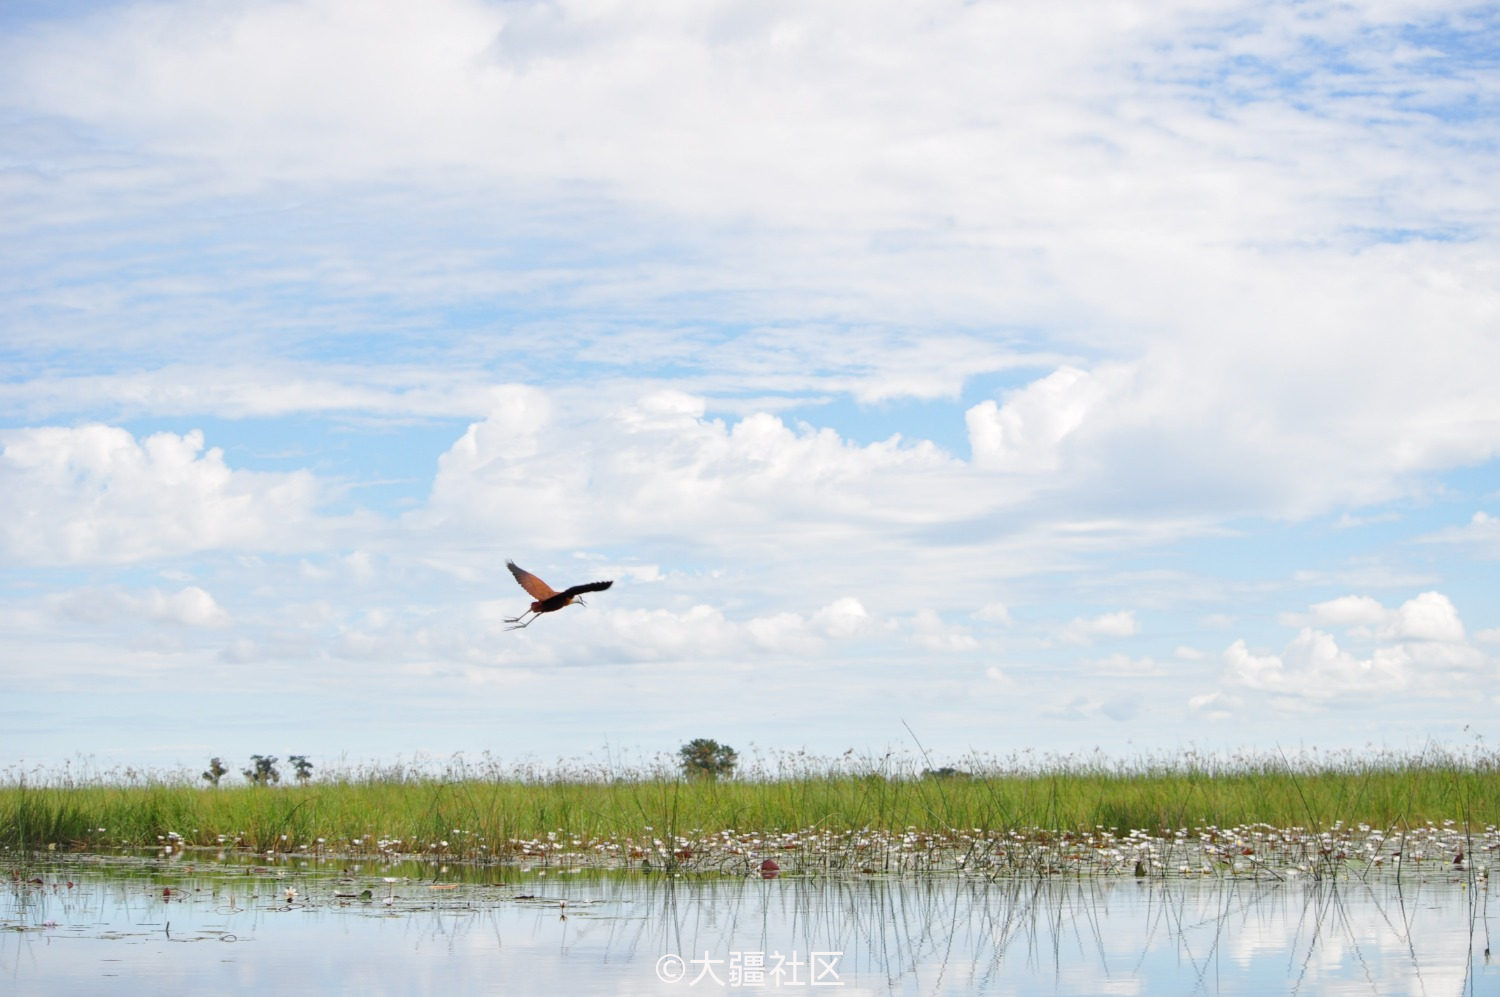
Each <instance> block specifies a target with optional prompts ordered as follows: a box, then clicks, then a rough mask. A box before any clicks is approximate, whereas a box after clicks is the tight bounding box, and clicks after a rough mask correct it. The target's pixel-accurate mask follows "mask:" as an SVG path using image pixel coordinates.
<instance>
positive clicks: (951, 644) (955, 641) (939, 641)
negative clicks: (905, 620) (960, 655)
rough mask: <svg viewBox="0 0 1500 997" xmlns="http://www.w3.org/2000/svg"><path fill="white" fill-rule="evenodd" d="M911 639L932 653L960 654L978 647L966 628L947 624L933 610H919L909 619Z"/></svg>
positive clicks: (977, 642)
mask: <svg viewBox="0 0 1500 997" xmlns="http://www.w3.org/2000/svg"><path fill="white" fill-rule="evenodd" d="M910 627H911V639H912V641H913V642H914V643H916V644H919V645H921V646H922V647H925V648H929V649H931V650H934V651H945V652H961V651H972V650H974V649H976V648H977V647H979V641H978V640H977V639H975V637H974V635H973V634H971V633H969V630H968V628H967V627H963V626H958V625H955V624H951V623H947V622H945V621H944V620H943V618H942V617H941V616H939V615H938V613H937V611H936V610H934V609H919V610H917V612H916V613H915V614H914V615H913V616H912V618H911V623H910Z"/></svg>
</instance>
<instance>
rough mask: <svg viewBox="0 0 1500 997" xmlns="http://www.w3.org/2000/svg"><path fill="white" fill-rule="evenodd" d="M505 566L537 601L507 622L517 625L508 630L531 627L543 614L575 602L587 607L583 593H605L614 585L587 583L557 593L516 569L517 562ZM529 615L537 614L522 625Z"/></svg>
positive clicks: (529, 573)
mask: <svg viewBox="0 0 1500 997" xmlns="http://www.w3.org/2000/svg"><path fill="white" fill-rule="evenodd" d="M505 566H506V567H507V568H509V569H510V573H511V574H512V575H515V576H516V583H517V584H519V585H520V586H521V587H522V588H523V589H525V590H526V592H527V594H529V595H530V596H531V597H532V598H533V599H535V600H536V601H535V602H533V603H532V604H531V608H530V609H528V610H527V611H526V612H525V613H522V614H521V615H520V616H513V617H511V618H510V619H508V620H506V621H505V622H506V623H514V624H515V626H513V627H506V629H507V630H520V629H521V628H522V627H529V626H531V624H533V623H535V622H536V618H537V616H541V615H542V614H543V613H554V612H556V611H557V610H559V609H562V608H563V607H564V606H570V605H572V604H573V603H575V602H576V603H578V605H580V606H584V605H587V603H585V602H584V601H583V599H582V598H581V597H582V595H583V593H585V592H603V591H604V590H605V589H607V588H609V587H610V586H611V585H613V584H614V582H613V581H607V582H587V583H585V584H583V585H574V586H572V587H571V588H566V589H563V590H562V591H561V592H556V591H553V589H552V586H550V585H548V584H547V583H546V582H544V581H542V580H541V579H540V578H538V577H537V576H536V575H533V574H532V573H531V572H529V571H527V570H526V569H524V568H518V567H516V562H514V561H506V562H505ZM527 613H535V614H536V616H533V617H532V618H531V619H529V620H526V622H525V623H522V622H521V620H523V619H525V618H526V615H527Z"/></svg>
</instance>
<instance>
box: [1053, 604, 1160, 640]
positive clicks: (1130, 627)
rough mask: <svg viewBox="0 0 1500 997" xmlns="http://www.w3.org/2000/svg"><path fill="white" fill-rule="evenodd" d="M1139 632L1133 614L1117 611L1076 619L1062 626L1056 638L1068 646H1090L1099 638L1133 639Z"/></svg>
mask: <svg viewBox="0 0 1500 997" xmlns="http://www.w3.org/2000/svg"><path fill="white" fill-rule="evenodd" d="M1139 632H1140V626H1139V624H1137V623H1136V620H1135V613H1133V612H1131V611H1130V610H1117V611H1115V612H1113V613H1104V614H1102V615H1100V616H1095V617H1092V618H1084V617H1078V618H1076V619H1074V620H1073V621H1072V622H1071V623H1068V624H1067V625H1066V626H1064V627H1063V628H1062V630H1061V631H1059V633H1058V636H1059V637H1060V638H1061V639H1062V640H1064V641H1066V642H1068V643H1070V644H1091V643H1093V642H1094V641H1095V640H1097V639H1098V638H1101V637H1133V636H1135V635H1136V634H1137V633H1139Z"/></svg>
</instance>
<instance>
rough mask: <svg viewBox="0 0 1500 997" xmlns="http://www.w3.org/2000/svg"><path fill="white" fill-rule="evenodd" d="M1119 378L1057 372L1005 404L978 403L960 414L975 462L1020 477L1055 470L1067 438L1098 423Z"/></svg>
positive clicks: (1107, 374) (1066, 369)
mask: <svg viewBox="0 0 1500 997" xmlns="http://www.w3.org/2000/svg"><path fill="white" fill-rule="evenodd" d="M1122 378H1123V372H1122V371H1121V370H1119V369H1114V370H1108V371H1105V372H1102V373H1090V372H1088V371H1085V370H1080V369H1079V368H1077V367H1060V368H1058V369H1057V370H1055V371H1053V372H1052V373H1050V374H1048V375H1047V376H1046V377H1043V378H1041V379H1040V380H1037V381H1034V382H1032V383H1031V384H1029V385H1027V386H1026V387H1024V388H1021V389H1019V390H1017V391H1014V392H1012V393H1011V394H1009V395H1008V396H1007V397H1006V399H1005V401H1004V404H997V403H996V402H994V401H984V402H980V403H979V404H978V405H975V406H974V407H973V408H971V409H969V410H968V412H967V413H965V415H964V419H965V421H966V422H967V424H968V429H969V446H970V447H971V449H972V450H973V454H974V462H975V463H976V464H978V465H979V466H980V467H988V468H994V469H996V470H1002V471H1013V472H1020V473H1040V472H1047V471H1056V470H1057V469H1058V468H1059V467H1060V466H1062V464H1063V462H1064V456H1065V455H1064V454H1063V452H1062V451H1063V448H1064V447H1065V445H1066V444H1067V442H1068V440H1069V437H1071V436H1072V435H1073V434H1074V433H1076V432H1078V430H1079V429H1080V428H1081V427H1084V426H1086V425H1088V424H1090V423H1091V422H1093V423H1097V421H1098V416H1099V415H1100V414H1101V412H1104V411H1105V410H1106V406H1107V404H1108V403H1109V401H1110V398H1111V396H1112V395H1114V394H1115V393H1117V392H1118V390H1119V387H1120V385H1119V383H1118V382H1119V381H1121V380H1122Z"/></svg>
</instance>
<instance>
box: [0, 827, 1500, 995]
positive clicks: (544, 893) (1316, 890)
mask: <svg viewBox="0 0 1500 997" xmlns="http://www.w3.org/2000/svg"><path fill="white" fill-rule="evenodd" d="M1183 847H1186V845H1184V846H1183ZM291 890H295V891H296V892H295V894H294V896H295V902H291V901H288V900H287V899H286V897H287V895H288V891H291ZM101 891H102V892H104V893H107V894H108V895H109V897H110V898H112V899H111V901H110V902H109V903H105V902H104V901H103V900H101V897H100V893H101ZM372 894H373V896H372ZM387 896H390V897H392V898H393V900H394V903H392V904H382V903H381V902H380V901H381V900H382V899H383V898H384V897H387ZM1488 896H1489V894H1488V890H1486V889H1483V888H1482V887H1481V888H1478V889H1475V888H1472V887H1471V886H1469V885H1468V884H1466V883H1463V882H1457V883H1455V882H1433V881H1419V880H1409V879H1405V878H1403V879H1401V880H1399V881H1398V880H1397V879H1396V878H1394V877H1388V878H1383V879H1378V880H1377V879H1371V880H1351V879H1348V878H1323V879H1321V880H1318V879H1314V878H1312V877H1304V878H1302V879H1301V880H1298V881H1283V880H1277V879H1267V878H1262V879H1256V880H1251V879H1235V878H1188V879H1183V878H1171V877H1167V878H1161V877H1142V878H1135V877H1133V876H1114V877H1102V876H1085V877H1072V876H1067V877H1064V876H1054V875H1024V876H1007V877H992V876H987V875H978V874H972V873H962V872H957V873H948V874H927V875H915V876H895V875H863V876H861V875H826V876H799V877H792V878H786V877H782V878H778V879H774V880H765V879H761V878H760V877H758V876H753V877H752V876H746V877H725V876H707V877H705V876H690V875H681V874H678V875H661V874H652V875H641V874H639V873H636V872H633V871H624V870H604V869H587V868H583V869H581V870H578V871H564V870H563V869H559V868H556V867H553V868H550V869H542V868H534V869H533V870H532V871H531V872H529V873H522V872H520V871H519V870H518V869H516V868H515V867H511V866H506V867H494V866H491V867H481V866H477V865H472V864H469V865H440V864H438V863H437V862H436V861H433V860H420V861H419V860H413V859H405V860H399V861H386V860H382V859H378V858H377V859H375V860H373V861H371V862H367V863H354V864H350V863H347V862H339V861H336V860H329V859H322V860H319V859H316V858H299V857H295V856H276V857H275V858H274V859H273V860H272V861H270V862H267V863H259V862H257V861H256V860H255V857H252V856H241V857H236V856H232V855H231V856H226V859H225V861H224V862H223V863H217V862H216V861H213V860H211V859H210V860H205V861H201V862H198V863H197V864H194V859H193V858H192V856H189V857H188V858H186V859H182V858H171V859H168V858H147V859H125V858H116V859H100V858H97V857H73V858H69V859H65V860H62V861H58V860H55V859H54V860H51V861H37V862H35V863H33V864H31V865H29V866H28V867H26V868H25V869H24V870H21V869H19V867H18V871H17V874H15V875H13V876H12V877H11V879H10V883H9V889H8V890H4V889H0V925H3V926H4V927H5V928H6V929H8V930H15V931H17V932H30V931H45V930H51V929H50V928H49V927H48V925H54V924H57V923H61V924H68V923H69V922H70V921H74V920H76V919H77V918H78V917H79V916H80V915H82V916H83V917H84V919H85V920H86V921H87V922H88V923H99V922H100V912H101V911H102V910H103V909H104V908H106V907H110V906H113V907H115V908H117V909H120V910H123V911H125V912H127V914H126V918H125V920H126V921H128V922H129V927H128V928H127V929H126V930H127V931H128V932H130V933H131V937H136V936H138V935H139V934H140V933H141V932H142V931H144V930H148V929H145V928H143V927H142V925H147V924H156V925H161V924H162V923H163V922H166V923H172V922H174V921H175V922H179V923H182V924H184V925H194V924H195V923H196V924H197V925H198V927H197V928H192V929H190V928H186V927H185V928H183V929H181V932H178V933H181V934H183V936H184V937H186V934H185V933H186V932H187V931H189V930H196V931H198V932H199V935H200V936H202V937H204V938H212V937H218V938H219V940H229V939H230V937H231V936H232V934H233V932H236V931H239V932H241V933H243V934H245V935H247V936H248V935H249V933H250V932H251V931H252V930H253V925H254V924H256V923H264V922H265V919H267V918H276V917H283V916H295V917H297V918H298V919H299V920H298V922H297V923H299V924H313V923H317V919H331V918H343V917H349V916H356V917H369V918H375V919H389V918H393V917H395V918H401V919H404V920H405V921H406V922H408V923H409V924H410V925H411V932H410V933H415V934H417V935H421V934H422V933H423V932H424V931H429V930H430V932H431V934H432V937H433V938H434V939H438V938H441V939H442V940H443V941H444V942H445V943H446V944H448V945H450V946H451V945H452V944H453V943H454V941H455V940H456V939H457V938H458V937H459V936H461V935H462V934H464V933H479V934H481V935H482V936H484V937H485V938H492V939H493V944H490V943H489V942H486V944H484V945H482V946H479V947H477V948H476V949H475V951H483V952H485V953H492V952H493V951H494V950H495V949H494V946H495V945H504V944H506V940H507V939H510V940H513V939H515V938H516V937H517V935H518V934H519V935H521V936H523V937H527V938H534V939H537V938H539V939H543V940H545V941H546V942H547V943H548V945H549V946H551V947H553V948H554V949H555V951H556V952H558V953H559V955H560V957H565V958H574V957H583V958H586V959H587V960H589V961H592V962H602V963H606V964H609V965H613V966H616V967H625V966H636V967H649V966H650V965H651V964H652V963H653V961H654V960H655V959H656V958H658V957H659V956H660V955H662V954H663V953H667V952H673V953H680V954H682V955H683V956H684V957H690V958H691V957H697V956H700V955H712V956H714V957H716V958H720V959H723V958H726V957H727V956H728V954H729V953H731V952H737V951H738V952H746V951H756V952H763V953H771V952H779V953H782V954H784V955H785V954H789V953H791V952H793V951H796V952H799V953H800V954H801V955H802V957H804V958H805V957H806V956H807V955H808V954H809V953H810V952H813V951H822V952H838V953H841V954H842V964H841V965H842V974H841V975H842V979H844V980H845V981H846V982H848V981H852V980H853V979H854V977H855V976H856V975H857V976H858V978H859V979H860V981H861V985H862V987H863V989H864V990H866V991H869V990H874V991H876V992H885V991H890V992H911V987H912V986H914V985H915V986H917V987H918V988H919V989H918V992H924V993H926V992H933V993H937V992H944V993H948V992H952V993H965V992H989V991H1004V990H1005V989H1006V981H1014V980H1017V979H1041V980H1044V981H1049V982H1050V984H1051V987H1052V989H1056V990H1058V991H1060V992H1109V991H1114V990H1117V989H1118V988H1119V986H1121V985H1122V984H1123V983H1124V981H1128V980H1134V979H1136V978H1142V979H1149V980H1152V981H1155V983H1156V986H1155V988H1152V987H1149V986H1148V987H1146V988H1144V989H1145V992H1172V993H1187V992H1203V993H1220V992H1235V993H1256V992H1291V991H1299V990H1300V991H1304V992H1317V988H1316V987H1314V986H1311V985H1310V984H1312V983H1314V982H1316V981H1317V980H1318V979H1319V978H1329V977H1332V976H1333V975H1334V974H1337V975H1338V978H1340V979H1343V980H1345V981H1347V982H1349V984H1350V985H1348V986H1345V987H1343V989H1340V990H1339V992H1356V993H1365V992H1368V993H1372V994H1373V993H1387V992H1407V991H1408V990H1410V991H1411V992H1429V993H1431V992H1442V993H1483V992H1486V990H1485V989H1484V986H1485V985H1489V984H1492V983H1493V982H1494V976H1493V975H1490V976H1486V977H1483V980H1484V981H1485V984H1484V985H1480V986H1478V987H1476V986H1475V985H1474V981H1475V979H1476V976H1475V975H1474V974H1482V973H1485V972H1487V970H1486V969H1485V967H1484V963H1483V957H1482V956H1481V955H1480V953H1481V952H1482V951H1483V950H1484V949H1486V948H1487V947H1488V930H1489V928H1488ZM182 905H198V906H200V907H201V908H204V909H206V910H210V911H212V913H213V914H214V915H216V920H214V921H212V922H210V923H209V924H208V925H204V923H203V919H202V916H201V915H200V916H199V917H197V918H194V917H191V916H189V914H188V912H186V911H183V912H182V914H181V915H178V914H177V910H178V909H179V907H180V906H182ZM563 915H566V916H565V917H564V916H563ZM307 918H312V919H314V920H313V921H311V922H309V921H306V920H305V919H307ZM236 919H238V920H236ZM99 930H101V931H103V932H113V931H117V930H119V929H117V928H115V927H111V926H108V925H106V926H104V927H102V928H101V929H99ZM149 930H157V931H159V930H160V929H159V928H157V929H149ZM350 930H351V929H348V928H340V929H338V935H339V936H340V937H343V936H345V935H348V933H349V931H350ZM121 937H125V936H124V935H123V934H122V935H121ZM489 957H490V956H489V955H488V954H486V956H485V958H489ZM1476 960H1478V961H1477V962H1476ZM616 971H618V969H617V970H616ZM1252 971H1253V972H1255V973H1259V974H1262V975H1264V974H1267V973H1270V974H1271V975H1270V977H1268V978H1263V979H1262V980H1261V983H1262V985H1261V986H1260V987H1259V988H1257V987H1256V986H1255V985H1253V984H1245V985H1240V986H1229V985H1227V984H1228V981H1229V980H1230V979H1232V978H1234V977H1235V976H1236V975H1237V974H1247V973H1251V972H1252ZM640 972H641V974H642V975H644V974H646V973H649V968H641V969H640ZM1247 979H1248V977H1247ZM1400 980H1405V981H1407V982H1408V983H1412V982H1413V981H1415V984H1416V985H1414V986H1411V987H1408V986H1405V985H1404V984H1400V983H1399V982H1398V981H1400ZM1049 992H1050V991H1049Z"/></svg>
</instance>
